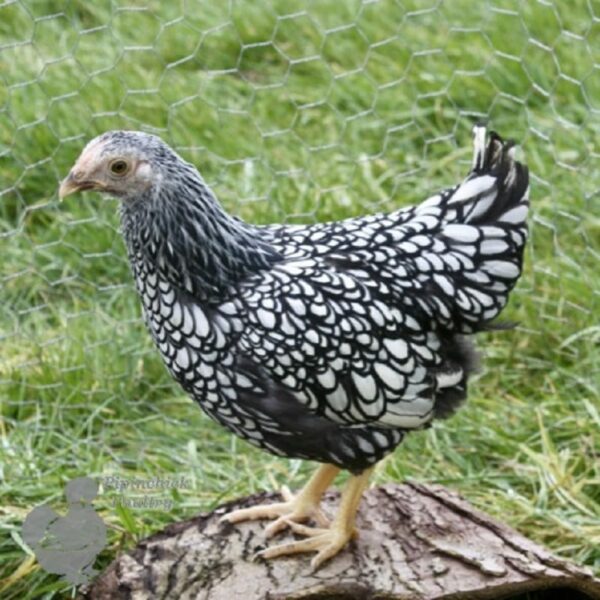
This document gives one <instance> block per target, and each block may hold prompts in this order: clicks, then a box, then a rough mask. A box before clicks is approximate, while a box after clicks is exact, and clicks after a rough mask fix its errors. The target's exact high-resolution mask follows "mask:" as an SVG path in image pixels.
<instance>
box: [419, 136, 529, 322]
mask: <svg viewBox="0 0 600 600" xmlns="http://www.w3.org/2000/svg"><path fill="white" fill-rule="evenodd" d="M474 138H475V143H474V157H473V166H472V168H471V171H470V172H469V175H468V176H467V177H466V179H465V180H464V181H463V182H462V183H461V184H460V185H458V186H456V187H455V188H453V189H450V190H446V191H444V192H442V193H441V194H440V195H438V196H437V197H434V198H432V199H431V200H429V201H427V202H425V203H424V204H422V205H421V206H420V207H419V208H418V209H417V214H418V215H420V214H423V215H427V214H429V215H431V216H433V215H434V214H437V218H438V219H439V221H438V223H439V225H438V231H437V234H436V237H437V238H438V240H439V242H441V245H440V247H439V250H438V258H439V259H440V260H441V261H442V264H443V265H444V269H443V272H436V273H434V274H433V275H432V281H431V285H432V287H431V293H432V295H433V296H435V297H437V298H439V299H440V301H441V300H442V299H443V304H444V305H446V306H447V307H448V311H447V313H448V314H447V316H446V317H443V316H439V317H438V320H440V319H441V320H443V322H442V323H441V324H442V325H444V326H446V327H448V326H450V327H451V328H452V329H454V330H455V331H456V330H458V331H462V332H463V333H471V332H474V331H481V330H482V329H489V328H490V327H492V323H491V322H492V321H493V320H494V319H495V318H496V317H497V316H498V315H499V313H500V312H501V310H502V308H503V307H504V306H505V304H506V302H507V300H508V295H509V293H510V291H511V290H512V288H513V287H514V285H515V283H516V282H517V279H518V278H519V276H520V275H521V270H522V263H523V250H524V247H525V242H526V240H527V223H526V219H527V212H528V208H529V200H528V191H529V175H528V171H527V167H526V166H525V165H523V164H521V163H519V162H518V161H516V160H515V157H514V143H513V142H511V141H503V140H502V138H501V137H500V136H499V135H498V134H497V133H494V132H492V133H491V134H490V137H489V141H487V142H486V130H485V127H483V126H480V125H478V126H476V127H475V128H474ZM430 211H431V212H430Z"/></svg>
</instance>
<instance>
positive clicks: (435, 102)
mask: <svg viewBox="0 0 600 600" xmlns="http://www.w3.org/2000/svg"><path fill="white" fill-rule="evenodd" d="M480 119H488V120H489V121H490V122H491V124H492V126H493V128H494V129H497V130H498V131H499V132H500V133H501V134H503V135H505V136H508V137H513V138H515V139H516V140H518V141H519V142H520V143H521V144H522V147H523V156H524V157H526V160H527V162H528V164H529V166H530V169H531V174H532V206H533V218H532V242H531V244H530V246H529V249H528V254H527V268H526V272H525V274H524V277H523V279H522V280H521V282H520V284H519V287H518V290H517V292H516V294H515V295H514V296H513V299H512V302H511V308H510V309H509V311H512V312H511V314H510V317H511V318H513V317H514V318H515V319H516V320H518V321H519V322H520V328H521V331H522V333H523V335H522V336H520V337H519V341H518V342H515V343H516V344H518V347H519V349H520V350H521V353H520V358H518V359H517V358H514V359H513V360H512V361H511V362H509V363H508V364H507V366H506V368H507V369H512V370H513V371H514V379H515V381H517V380H519V378H522V377H523V376H524V375H525V374H527V377H531V373H534V374H535V373H539V372H540V371H542V372H544V371H549V370H552V369H555V368H561V367H560V365H562V366H563V367H565V368H568V367H569V366H570V365H572V364H575V363H577V361H580V360H584V361H587V362H586V363H585V364H586V367H585V373H586V374H587V375H589V376H590V377H592V376H593V375H594V374H597V368H598V366H597V364H598V363H597V362H595V361H594V360H593V352H594V348H597V343H598V323H597V321H598V319H597V317H598V305H599V300H598V282H599V281H600V274H599V271H600V269H599V267H598V260H599V253H598V250H599V234H598V224H599V221H598V219H599V216H600V211H599V208H598V206H599V204H600V198H599V197H598V196H599V192H600V153H599V151H598V148H599V147H600V146H599V145H598V142H599V141H600V3H598V2H596V1H592V0H589V1H585V0H577V1H576V2H558V1H557V2H555V3H552V2H548V1H543V2H535V1H533V0H532V1H527V2H518V1H511V0H488V1H487V2H477V3H475V2H466V1H464V0H457V1H452V0H451V1H447V2H444V1H436V2H432V1H428V0H425V1H420V2H419V1H416V0H408V1H404V0H403V1H401V2H392V1H388V0H383V1H381V2H379V1H362V2H358V1H354V0H348V1H345V2H334V1H333V0H326V1H314V2H308V1H307V2H301V1H291V2H284V1H277V0H270V1H268V2H262V3H255V2H250V1H240V2H238V1H234V0H230V1H229V2H221V3H217V2H208V1H198V2H193V1H181V2H171V3H159V2H158V1H153V0H146V1H138V0H136V1H133V2H126V1H121V0H105V1H100V2H79V1H71V2H69V1H66V2H60V1H58V0H56V1H52V0H47V1H34V0H19V1H12V0H7V1H4V2H2V3H0V227H1V230H0V244H1V252H2V261H1V266H0V282H1V286H2V291H1V293H2V303H1V305H0V319H1V320H0V332H1V334H0V335H1V338H2V350H1V354H0V403H1V405H2V414H3V420H2V421H0V423H2V432H3V433H4V434H6V432H7V430H8V429H13V430H14V431H18V430H19V428H29V429H30V428H31V427H35V428H38V429H39V431H40V432H42V433H43V432H44V431H46V430H48V431H49V430H50V429H51V430H52V431H53V432H54V433H53V435H56V436H58V438H57V439H60V427H59V428H58V430H57V424H58V425H60V424H61V423H62V424H65V423H68V422H69V419H70V418H71V417H70V416H69V415H70V414H71V413H73V414H77V415H81V414H82V413H81V409H82V407H83V408H85V413H84V414H85V415H86V418H85V419H84V420H83V424H82V430H83V429H85V428H88V429H93V428H95V427H96V426H97V424H98V422H101V423H104V424H105V425H106V424H107V423H108V424H110V422H111V420H118V419H119V418H123V415H122V414H121V413H120V412H119V410H120V409H119V406H120V405H121V403H123V402H127V403H128V404H129V405H130V406H133V407H136V406H139V413H138V414H137V416H136V419H137V418H138V417H139V420H136V419H133V420H132V423H133V422H135V423H137V422H139V423H145V424H144V425H143V426H142V427H141V428H140V430H138V431H137V433H135V434H132V437H133V436H134V435H140V431H141V432H142V434H141V435H143V436H145V437H144V439H146V440H148V443H151V440H152V435H153V429H152V426H151V424H148V422H150V421H151V420H152V415H153V414H154V413H153V411H155V412H158V409H157V408H156V406H160V412H161V419H163V420H164V419H167V420H168V419H170V418H172V419H174V420H175V421H176V420H177V419H179V418H180V417H178V416H177V414H175V411H171V412H170V411H169V410H168V402H169V400H168V398H172V397H175V396H178V394H179V392H177V391H175V389H174V388H172V387H171V385H172V384H171V383H170V381H169V379H168V377H167V376H166V374H165V372H164V371H163V369H162V367H161V366H160V364H159V359H158V358H157V357H156V356H155V354H154V351H153V349H152V348H151V345H150V341H149V337H148V336H147V335H146V334H145V332H144V331H143V327H142V325H141V324H140V317H139V309H138V306H137V300H136V298H135V294H134V292H133V285H132V282H131V278H130V276H129V273H128V267H127V264H126V260H125V254H124V249H123V246H122V243H121V241H120V236H119V234H118V220H117V217H116V211H115V204H113V203H112V202H109V201H106V200H102V199H100V198H99V197H97V196H96V195H87V196H82V197H79V198H73V199H72V200H71V199H69V200H68V201H67V202H65V203H63V204H59V203H58V199H57V193H56V192H57V187H58V183H59V181H60V179H61V178H62V177H63V176H64V175H65V174H66V173H67V172H68V169H69V167H70V166H71V164H72V162H73V159H74V158H75V157H76V155H77V154H78V152H79V151H80V150H81V148H82V147H83V145H84V143H85V142H86V141H87V140H89V139H90V138H91V137H93V136H94V135H97V134H98V133H100V132H102V131H104V130H107V129H116V128H128V129H144V130H146V131H151V132H154V133H157V134H159V135H160V136H162V137H163V138H164V139H165V140H166V141H167V142H169V143H170V144H171V145H173V146H174V147H175V148H176V149H177V150H178V151H179V152H180V153H182V154H183V155H184V156H185V157H186V158H188V159H189V160H191V161H192V162H194V163H195V164H196V165H198V167H199V168H200V170H201V171H202V173H203V174H204V176H205V178H206V179H207V180H208V181H209V183H210V184H211V185H212V186H213V188H214V189H215V191H216V192H217V194H218V196H219V197H220V198H221V200H222V201H223V203H224V204H225V205H226V207H227V208H228V209H229V210H231V211H232V212H234V213H236V214H238V215H240V216H241V217H243V218H245V219H248V220H252V221H255V222H269V221H287V222H313V221H315V220H326V219H337V218H343V217H347V216H352V215H358V214H363V213H366V212H372V211H376V210H391V209H393V208H394V207H400V206H403V205H406V204H409V203H413V202H417V201H419V200H420V199H422V198H424V197H426V195H428V194H431V193H433V192H435V191H436V190H437V189H439V188H442V187H445V186H450V185H453V184H454V183H456V182H457V181H459V180H460V178H461V177H462V176H464V174H465V173H466V170H467V169H468V165H469V157H470V154H471V149H470V144H471V140H470V129H471V126H472V124H473V123H474V122H475V121H477V120H480ZM512 350H514V348H513V349H510V350H509V351H508V353H509V357H510V356H513V354H512ZM498 351H499V352H500V351H501V350H498ZM491 352H492V354H493V352H494V350H493V347H492V350H491ZM557 365H559V366H557ZM578 373H580V371H578ZM573 377H574V379H576V381H574V382H573V385H581V386H583V387H582V389H586V386H587V389H588V390H590V389H591V388H590V387H589V385H590V384H589V383H588V382H586V381H583V380H582V378H581V377H580V375H577V374H576V375H574V376H573ZM540 381H542V380H540ZM544 382H545V383H544ZM542 383H543V384H544V385H550V384H549V383H548V380H543V381H542ZM515 385H516V384H515ZM532 385H534V384H532ZM49 407H52V408H49ZM130 414H131V413H128V415H130ZM109 430H110V427H108V428H106V429H104V430H103V431H104V432H105V433H102V432H97V433H98V435H100V436H102V435H110V432H109ZM107 431H108V433H106V432H107ZM40 435H41V434H40ZM82 443H85V442H82ZM124 446H126V444H124ZM113 447H114V445H113ZM5 450H7V451H9V450H10V448H9V447H8V446H7V447H6V448H5ZM123 452H124V453H125V452H126V449H125V448H124V450H123ZM132 458H134V457H132Z"/></svg>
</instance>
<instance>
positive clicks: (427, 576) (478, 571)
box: [81, 482, 600, 600]
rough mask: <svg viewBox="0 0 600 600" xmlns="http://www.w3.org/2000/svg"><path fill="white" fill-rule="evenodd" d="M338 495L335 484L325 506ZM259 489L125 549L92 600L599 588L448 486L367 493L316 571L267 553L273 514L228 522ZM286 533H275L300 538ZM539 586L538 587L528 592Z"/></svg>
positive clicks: (587, 593) (347, 598) (317, 598)
mask: <svg viewBox="0 0 600 600" xmlns="http://www.w3.org/2000/svg"><path fill="white" fill-rule="evenodd" d="M338 499H339V496H338V494H337V493H336V492H330V493H328V494H327V495H326V496H325V498H324V509H325V512H326V513H328V514H330V515H332V514H334V511H335V508H336V506H337V500H338ZM276 500H278V497H277V494H267V493H264V494H257V495H254V496H251V497H249V498H245V499H243V500H237V501H234V502H230V503H228V504H225V505H223V506H220V507H219V508H217V509H216V510H214V511H213V512H211V513H207V514H201V515H199V516H197V517H194V518H192V519H190V520H188V521H183V522H179V523H173V524H172V525H169V526H168V527H166V528H165V529H164V530H163V531H161V532H159V533H157V534H155V535H152V536H150V537H149V538H147V539H145V540H142V541H141V542H140V543H139V544H138V545H137V547H136V548H134V549H133V550H132V551H131V552H128V553H126V554H124V555H122V556H120V557H119V558H117V559H116V560H115V561H114V562H113V563H112V564H111V565H109V567H108V568H107V569H106V571H105V572H104V573H103V574H101V575H100V576H99V577H98V578H97V579H96V581H95V582H93V583H92V584H91V585H89V586H88V587H87V588H85V589H82V590H81V597H82V598H85V599H99V600H105V599H106V600H108V599H111V600H114V599H121V598H123V599H125V598H127V599H135V600H138V599H144V598H169V599H170V598H177V599H192V598H193V599H202V600H236V599H238V598H239V599H242V600H258V599H261V600H263V599H268V600H299V599H310V600H325V599H331V600H362V599H378V600H383V599H386V600H392V599H402V600H408V599H415V600H434V599H435V600H439V599H442V598H444V599H445V600H450V599H452V600H460V599H463V598H465V599H466V598H468V599H469V600H477V599H496V598H525V597H526V598H528V599H531V598H538V599H539V598H546V599H549V598H553V599H555V600H558V599H564V600H579V599H584V598H591V599H600V580H599V579H596V578H594V576H593V574H592V572H591V571H590V570H589V569H587V568H583V567H579V566H576V565H574V564H572V563H570V562H568V561H566V560H563V559H561V558H558V557H556V556H554V555H552V554H551V553H550V552H549V551H548V550H545V549H544V548H542V547H540V546H539V545H537V544H535V543H534V542H532V541H530V540H528V539H527V538H525V537H523V536H522V535H520V534H519V533H517V532H516V531H515V530H513V529H511V528H510V527H508V526H507V525H504V524H503V523H500V522H498V521H496V520H494V519H492V518H490V517H489V516H488V515H486V514H484V513H483V512H481V511H479V510H476V509H475V508H473V507H472V506H471V505H470V504H469V503H468V502H466V501H465V500H464V499H462V498H461V497H459V496H458V495H457V494H456V493H455V492H453V491H450V490H448V489H446V488H444V487H441V486H438V485H424V484H419V483H412V482H409V483H405V484H403V485H394V484H389V485H383V486H381V487H376V488H373V489H371V490H369V491H368V492H366V493H365V496H364V498H363V501H362V504H361V508H360V512H359V517H358V526H359V531H360V533H359V536H358V537H357V538H356V539H355V540H353V541H352V542H351V543H350V544H349V546H348V547H347V548H346V549H345V550H343V551H342V552H341V553H340V554H339V555H338V556H337V557H335V558H334V559H332V560H331V561H329V562H328V563H326V564H325V565H323V566H322V567H321V568H320V569H319V570H318V571H316V572H314V573H313V572H312V571H311V569H310V565H309V561H310V556H302V555H300V556H296V557H289V558H283V559H276V560H272V561H264V560H260V559H258V560H256V559H254V555H255V553H256V552H257V551H258V550H260V549H262V548H264V547H265V545H266V541H265V539H264V536H263V529H264V523H260V522H253V523H243V524H239V525H230V524H226V523H225V524H220V523H219V518H220V517H221V516H222V515H223V514H224V513H225V512H226V511H229V510H232V509H235V508H239V507H245V506H252V505H255V504H259V503H262V502H272V501H276ZM292 537H293V534H291V533H289V532H288V533H285V534H280V535H279V536H277V538H276V539H275V540H270V543H276V542H277V541H285V540H289V539H292ZM526 594H529V595H526Z"/></svg>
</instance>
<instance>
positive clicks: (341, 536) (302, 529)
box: [259, 467, 373, 569]
mask: <svg viewBox="0 0 600 600" xmlns="http://www.w3.org/2000/svg"><path fill="white" fill-rule="evenodd" d="M372 471H373V467H371V468H370V469H367V470H366V471H363V472H362V473H361V474H360V475H357V476H355V477H352V478H351V479H350V480H349V481H348V483H347V484H346V487H345V489H344V491H343V492H342V499H341V501H340V508H339V510H338V513H337V515H336V517H335V519H334V521H333V523H332V524H331V526H330V527H329V528H327V529H323V528H313V527H306V526H304V525H299V524H297V523H290V524H289V525H290V528H291V529H292V530H293V531H294V532H295V533H298V534H300V535H305V536H307V537H308V539H306V540H301V541H298V542H289V543H286V544H280V545H278V546H273V547H272V548H267V549H266V550H263V551H262V552H259V556H262V557H263V558H276V557H278V556H285V555H288V554H298V553H302V552H317V555H316V556H315V557H314V558H313V559H312V561H311V566H312V567H313V569H317V568H318V567H319V566H320V565H321V564H322V563H324V562H325V561H326V560H328V559H330V558H332V557H334V556H335V555H336V554H337V553H338V552H339V551H340V550H341V549H342V548H343V547H344V546H345V545H346V544H347V543H348V542H349V541H350V539H351V538H352V536H353V534H354V522H355V520H356V513H357V511H358V505H359V504H360V499H361V496H362V494H363V492H364V491H365V489H366V487H367V484H368V483H369V477H370V475H371V472H372Z"/></svg>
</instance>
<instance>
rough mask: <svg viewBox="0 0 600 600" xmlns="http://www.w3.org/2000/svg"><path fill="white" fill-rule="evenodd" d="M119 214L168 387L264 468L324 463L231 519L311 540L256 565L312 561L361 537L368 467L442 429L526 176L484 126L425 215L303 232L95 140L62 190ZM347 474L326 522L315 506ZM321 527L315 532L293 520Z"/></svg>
mask: <svg viewBox="0 0 600 600" xmlns="http://www.w3.org/2000/svg"><path fill="white" fill-rule="evenodd" d="M80 190H98V191H101V192H104V193H106V194H108V195H110V196H113V197H116V198H118V199H119V200H120V201H121V204H120V207H121V222H122V231H123V235H124V239H125V243H126V247H127V252H128V255H129V260H130V263H131V268H132V272H133V276H134V278H135V282H136V286H137V290H138V293H139V295H140V297H141V301H142V305H143V312H144V317H145V321H146V324H147V327H148V329H149V331H150V333H151V335H152V337H153V339H154V341H155V343H156V345H157V347H158V350H159V351H160V353H161V355H162V358H163V359H164V362H165V364H166V366H167V369H168V370H169V372H170V373H171V375H172V376H173V377H174V378H175V379H176V380H177V381H178V382H179V383H180V385H181V386H182V387H183V389H184V390H185V391H186V392H187V393H188V394H189V395H190V396H191V397H192V398H193V399H194V400H196V401H197V402H198V403H199V404H200V406H201V407H202V409H203V410H204V411H205V412H206V413H207V414H208V415H209V416H210V417H211V418H212V419H214V420H215V421H217V422H218V423H220V424H221V425H223V426H224V427H226V428H227V429H229V430H230V431H231V432H233V433H235V434H237V435H238V436H240V437H242V438H244V439H245V440H247V441H248V442H250V443H251V444H254V445H256V446H258V447H260V448H263V449H264V450H267V451H269V452H271V453H273V454H276V455H280V456H287V457H296V458H304V459H307V460H313V461H317V462H319V463H322V464H321V466H320V467H319V468H318V470H317V471H316V473H315V474H314V476H313V477H312V478H311V479H310V480H309V482H308V483H307V484H306V486H305V487H304V489H303V490H301V491H300V492H299V493H298V494H297V495H296V496H293V495H292V494H290V493H289V491H287V490H285V492H284V494H283V496H284V498H283V501H282V502H279V503H275V504H271V505H266V506H258V507H252V508H247V509H242V510H238V511H234V512H232V513H230V514H229V515H227V516H226V517H225V520H228V521H229V522H231V523H236V522H239V521H244V520H249V519H250V520H253V519H273V522H272V523H271V524H270V525H269V526H268V527H267V529H266V534H267V535H268V536H271V535H274V534H275V533H277V532H279V531H281V530H283V529H285V528H286V527H291V528H292V529H293V531H294V532H296V533H297V534H300V535H301V536H304V537H305V538H306V539H301V540H299V541H294V542H290V543H285V544H280V545H278V546H274V547H270V548H267V549H266V550H264V551H263V553H262V554H263V556H264V557H266V558H272V557H276V556H282V555H288V554H294V553H304V552H316V555H315V556H314V558H313V560H312V565H313V567H315V568H316V567H318V566H319V565H320V564H321V563H322V562H324V561H325V560H327V559H329V558H331V557H333V556H334V555H335V554H337V553H338V552H339V551H340V550H341V549H342V548H343V547H344V546H345V545H346V544H347V542H348V541H349V540H350V539H351V537H352V535H353V534H354V521H355V516H356V513H357V510H358V506H359V503H360V498H361V494H362V492H363V491H364V489H365V487H366V486H367V484H368V479H369V474H370V472H371V471H372V468H373V466H374V465H375V464H376V463H377V462H378V461H380V460H381V459H382V458H383V457H384V456H386V455H387V454H389V453H390V452H392V451H393V450H394V448H395V447H396V446H397V445H398V444H399V443H400V442H401V441H402V439H403V437H404V436H405V434H406V433H407V432H409V431H411V430H415V429H421V428H423V427H425V426H427V425H428V424H430V423H431V421H432V420H433V419H434V418H443V417H448V416H449V415H451V414H452V413H454V412H455V410H456V409H457V408H458V406H459V405H460V404H461V402H462V401H463V400H464V398H465V397H466V393H467V380H468V377H469V375H470V373H472V372H473V370H474V368H475V365H476V353H475V351H474V350H473V346H472V343H471V335H472V334H474V333H476V332H478V331H482V330H485V329H488V328H490V327H491V326H492V325H491V324H492V322H493V320H494V319H495V318H496V317H497V316H498V315H499V314H500V312H501V311H502V309H503V307H504V306H505V305H506V302H507V300H508V295H509V292H510V291H511V289H512V288H513V286H514V285H515V283H516V281H517V279H518V278H519V276H520V274H521V267H522V258H523V248H524V245H525V242H526V238H527V226H526V217H527V212H528V171H527V168H526V167H525V166H523V165H522V164H520V163H519V162H517V161H516V160H515V159H514V156H513V145H512V143H510V142H504V141H503V140H502V139H501V138H500V137H499V136H498V135H497V134H495V133H492V134H491V135H490V139H489V141H486V130H485V128H484V127H482V126H477V127H475V129H474V159H473V165H472V169H471V171H470V173H469V174H468V176H467V177H466V179H465V180H464V181H463V182H462V183H460V184H459V185H457V186H455V187H453V188H450V189H447V190H444V191H442V192H440V193H439V194H436V195H434V196H432V197H430V198H429V199H427V200H425V201H424V202H423V203H422V204H420V205H418V206H414V207H409V208H402V209H400V210H398V211H396V212H393V213H391V214H377V215H373V216H365V217H359V218H354V219H348V220H345V221H340V222H335V223H323V224H317V225H310V226H287V225H279V226H267V227H258V226H254V225H250V224H247V223H245V222H243V221H241V220H239V219H237V218H235V217H232V216H230V215H229V214H227V213H226V212H225V211H224V210H223V208H222V207H221V205H220V204H219V203H218V201H217V199H216V198H215V196H214V194H213V193H212V191H211V190H210V189H209V188H208V187H207V185H206V183H205V182H204V180H203V179H202V177H201V175H200V174H199V172H198V171H197V170H196V168H195V167H194V166H192V165H190V164H189V163H187V162H185V161H184V160H183V159H182V158H181V157H180V156H178V155H177V154H176V153H175V152H174V151H173V150H172V149H171V148H169V147H168V146H167V145H166V144H165V143H164V142H163V141H162V140H160V139H159V138H158V137H155V136H152V135H148V134H145V133H141V132H135V131H111V132H107V133H105V134H103V135H101V136H99V137H97V138H96V139H94V140H92V141H91V142H90V143H89V144H88V145H87V147H86V148H85V149H84V150H83V152H82V154H81V156H80V157H79V159H78V160H77V162H76V164H75V166H74V167H73V169H72V170H71V172H70V174H69V176H68V177H67V178H66V179H65V180H64V181H63V183H62V184H61V187H60V197H61V198H63V197H65V196H67V195H69V194H71V193H73V192H76V191H80ZM340 469H346V470H349V471H350V472H351V474H352V477H351V478H350V479H349V481H348V483H347V486H346V488H345V490H344V491H343V493H342V497H341V501H340V508H339V511H338V513H337V515H336V516H335V518H334V520H333V522H332V523H331V524H329V523H328V522H327V519H326V518H325V517H324V515H323V514H322V513H321V511H320V509H319V502H320V499H321V497H322V495H323V493H324V492H325V490H326V489H327V488H328V487H329V486H330V484H331V483H332V482H333V480H334V478H335V476H336V475H337V473H338V471H339V470H340ZM309 519H313V520H314V521H315V522H316V524H317V525H318V527H309V526H307V525H303V524H302V523H303V522H305V521H307V520H309Z"/></svg>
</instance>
